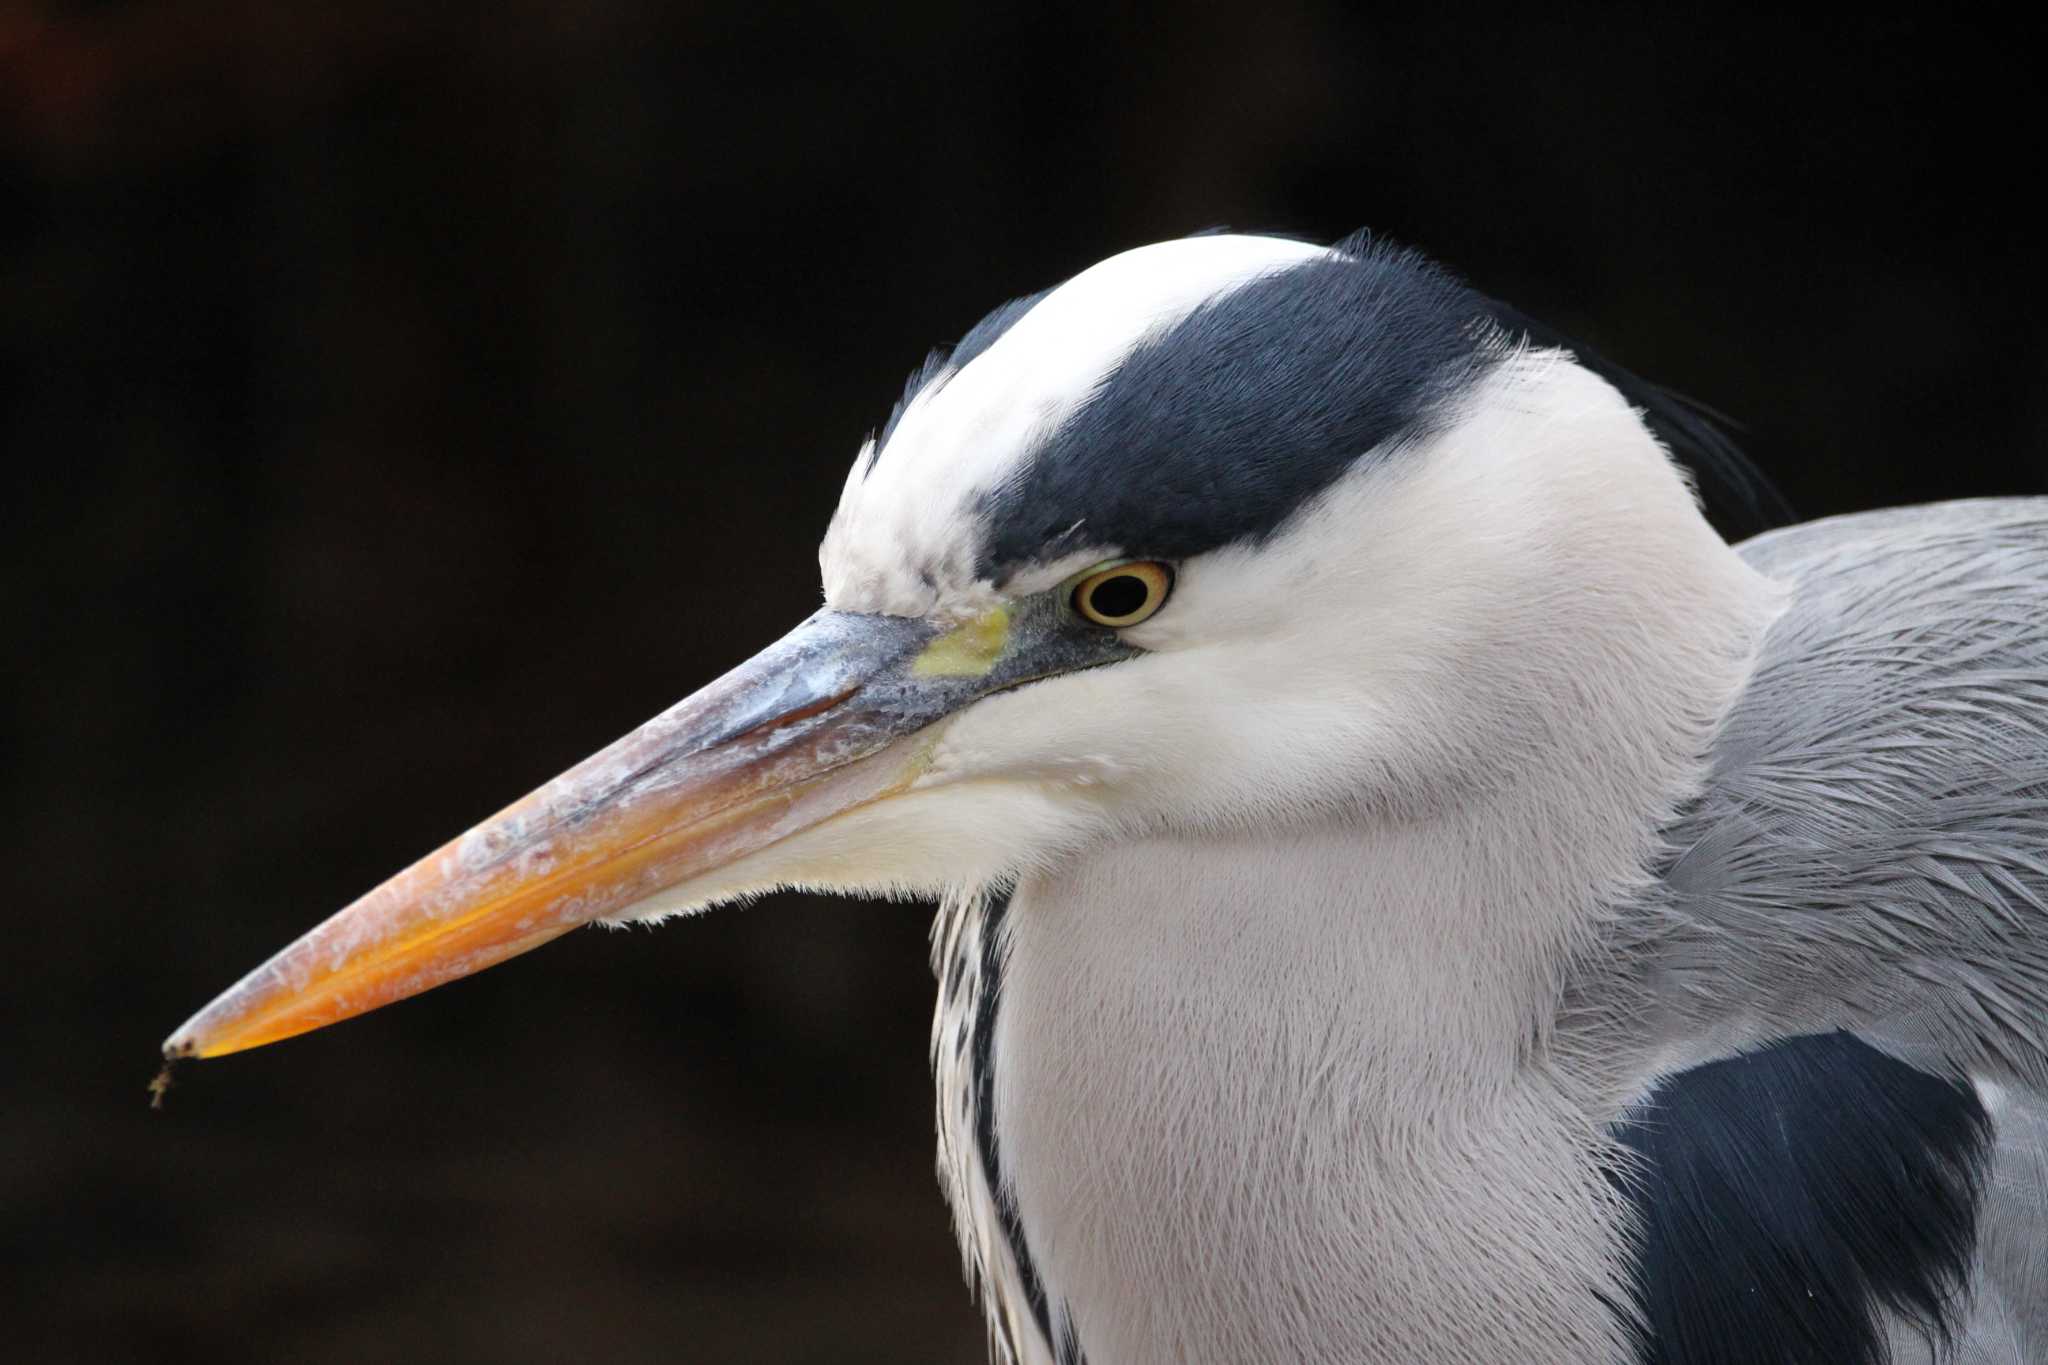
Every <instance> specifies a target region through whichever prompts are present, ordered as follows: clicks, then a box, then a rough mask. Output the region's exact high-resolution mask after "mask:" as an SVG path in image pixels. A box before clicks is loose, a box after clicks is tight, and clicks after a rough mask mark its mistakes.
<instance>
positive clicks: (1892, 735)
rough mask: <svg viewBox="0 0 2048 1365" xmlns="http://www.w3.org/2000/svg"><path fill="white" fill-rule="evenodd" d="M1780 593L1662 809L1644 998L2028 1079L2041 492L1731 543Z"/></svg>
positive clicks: (2044, 592)
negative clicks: (1754, 648) (1662, 846)
mask: <svg viewBox="0 0 2048 1365" xmlns="http://www.w3.org/2000/svg"><path fill="white" fill-rule="evenodd" d="M1741 551H1742V554H1743V555H1744V557H1745V558H1746V559H1748V560H1749V561H1750V562H1751V563H1752V564H1754V565H1755V566H1756V567H1757V568H1759V569H1761V570H1762V571H1763V572H1765V573H1767V574H1769V575H1771V576H1772V577H1774V578H1777V579H1779V580H1780V581H1783V582H1785V583H1787V584H1788V585H1789V586H1790V587H1791V588H1792V598H1791V602H1790V605H1789V606H1788V608H1787V609H1786V612H1785V614H1784V615H1783V616H1782V617H1781V618H1780V619H1779V621H1778V622H1777V623H1776V624H1775V625H1774V626H1773V628H1772V630H1771V633H1770V635H1769V637H1768V638H1767V639H1766V641H1765V644H1764V649H1763V654H1762V657H1761V659H1760V661H1759V664H1758V668H1757V671H1756V674H1755V676H1754V678H1753V680H1752V682H1751V683H1750V685H1749V687H1748V689H1747V690H1746V691H1745V693H1744V694H1743V696H1742V698H1741V699H1740V701H1739V702H1738V703H1737V705H1736V707H1735V708H1734V710H1733V711H1732V713H1731V714H1730V715H1729V717H1728V719H1727V721H1726V723H1725V725H1724V726H1723V728H1722V731H1721V733H1720V736H1719V739H1718V741H1717V744H1716V747H1715V751H1714V754H1713V758H1712V770H1711V774H1710V777H1709V780H1708V783H1707V787H1706V790H1705V792H1704V793H1703V795H1702V796H1701V798H1700V799H1699V800H1698V801H1697V803H1696V804H1695V805H1694V806H1693V808H1692V809H1690V810H1689V811H1688V812H1687V813H1685V814H1684V815H1683V816H1682V817H1681V818H1680V819H1679V820H1678V821H1677V822H1676V824H1675V825H1674V826H1673V827H1672V828H1671V829H1670V830H1669V831H1668V838H1669V843H1670V846H1671V849H1672V857H1671V860H1670V862H1669V865H1668V867H1667V868H1666V870H1665V873H1664V887H1665V891H1666V893H1667V898H1666V901H1665V906H1664V909H1665V911H1666V913H1667V914H1668V915H1669V916H1670V919H1669V921H1668V922H1667V923H1666V924H1665V925H1664V926H1663V932H1662V933H1661V934H1660V935H1659V937H1660V939H1661V944H1660V949H1659V951H1658V952H1657V953H1656V954H1655V955H1654V959H1653V960H1654V967H1653V977H1652V979H1651V981H1650V982H1649V983H1648V984H1649V985H1650V987H1651V991H1652V998H1653V999H1654V1000H1655V1001H1656V1002H1657V1003H1658V1006H1659V1007H1660V1008H1661V1009H1662V1010H1664V1011H1666V1012H1667V1013H1666V1015H1665V1028H1664V1030H1662V1032H1664V1033H1665V1035H1666V1037H1667V1038H1695V1039H1706V1040H1711V1042H1710V1044H1709V1047H1708V1050H1709V1051H1721V1050H1726V1049H1727V1048H1728V1047H1730V1046H1737V1045H1740V1044H1741V1043H1743V1042H1746V1041H1754V1040H1758V1039H1760V1038H1762V1037H1768V1036H1783V1035H1785V1034H1795V1033H1809V1032H1817V1031H1822V1030H1826V1029H1829V1028H1835V1027H1843V1028H1848V1029H1851V1030H1852V1031H1854V1032H1857V1033H1858V1034H1860V1035H1861V1036H1863V1037H1864V1038H1866V1040H1868V1041H1870V1042H1871V1043H1873V1044H1874V1045H1876V1046H1878V1047H1882V1048H1886V1049H1887V1050H1890V1051H1893V1052H1895V1053H1898V1054H1899V1055H1901V1056H1904V1057H1905V1058H1906V1059H1907V1060H1909V1061H1915V1062H1919V1063H1921V1064H1929V1065H1936V1066H1938V1067H1940V1068H1941V1069H1945V1070H1948V1071H1950V1072H1952V1073H1953V1072H1974V1073H1976V1074H1979V1075H1988V1076H1993V1077H1997V1078H2000V1079H2005V1080H2012V1081H2018V1082H2020V1083H2023V1084H2025V1085H2028V1086H2031V1087H2035V1088H2048V499H2010V500H1986V501H1976V502H1955V503H1944V504H1939V505H1936V506H1931V507H1922V508H1903V509H1898V510H1893V511H1886V512H1877V513H1869V514H1863V515H1858V516H1851V517H1842V518H1836V519H1833V520H1829V521H1822V522H1815V523H1811V524H1809V525H1805V526H1798V527H1791V528H1788V529H1785V530H1782V531H1775V532H1770V533H1768V534H1765V535H1763V536H1760V537H1758V538H1756V539H1754V540H1751V541H1749V542H1747V543H1746V544H1744V545H1743V546H1742V547H1741Z"/></svg>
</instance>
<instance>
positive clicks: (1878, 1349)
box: [1616, 1033, 1991, 1365]
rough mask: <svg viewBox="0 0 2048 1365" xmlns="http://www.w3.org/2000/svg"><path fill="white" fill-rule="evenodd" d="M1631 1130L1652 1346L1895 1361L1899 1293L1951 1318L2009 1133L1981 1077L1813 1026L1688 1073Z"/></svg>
mask: <svg viewBox="0 0 2048 1365" xmlns="http://www.w3.org/2000/svg"><path fill="white" fill-rule="evenodd" d="M1616 1136H1617V1137H1618V1138H1619V1140H1620V1141H1621V1143H1622V1145H1623V1146H1624V1147H1626V1148H1628V1149H1629V1150H1630V1151H1631V1152H1633V1153H1634V1155H1635V1157H1636V1158H1637V1159H1638V1162H1639V1164H1638V1166H1637V1168H1636V1169H1635V1170H1633V1171H1631V1172H1629V1173H1626V1174H1624V1175H1622V1176H1620V1177H1618V1179H1619V1180H1620V1181H1621V1183H1622V1184H1623V1186H1624V1188H1625V1189H1626V1190H1627V1191H1628V1193H1629V1196H1630V1198H1631V1199H1632V1200H1633V1202H1634V1203H1635V1206H1636V1209H1637V1212H1638V1214H1639V1215H1640V1218H1641V1235H1642V1242H1641V1245H1640V1248H1639V1255H1638V1260H1637V1265H1636V1285H1635V1288H1636V1294H1637V1300H1638V1302H1639V1304H1640V1306H1641V1308H1642V1315H1643V1327H1642V1331H1641V1334H1640V1340H1639V1359H1640V1360H1641V1361H1642V1362H1643V1365H1790V1363H1791V1362H1802V1363H1803V1362H1811V1363H1812V1365H1883V1362H1885V1361H1886V1359H1887V1352H1886V1347H1885V1341H1884V1331H1883V1327H1882V1324H1881V1322H1880V1320H1879V1316H1878V1314H1879V1310H1881V1309H1888V1310H1890V1311H1892V1312H1894V1313H1897V1314H1900V1315H1902V1316H1903V1317H1905V1318H1906V1319H1907V1320H1909V1321H1911V1322H1913V1323H1915V1324H1917V1325H1918V1326H1919V1328H1920V1330H1921V1331H1922V1332H1924V1333H1925V1334H1926V1335H1927V1337H1928V1338H1929V1339H1930V1340H1933V1341H1945V1340H1946V1339H1947V1338H1948V1337H1949V1336H1950V1334H1951V1332H1952V1330H1953V1328H1954V1326H1955V1320H1954V1315H1955V1312H1956V1309H1957V1308H1958V1307H1959V1305H1960V1302H1961V1297H1962V1290H1963V1289H1964V1287H1965V1282H1966V1280H1967V1277H1968V1275H1969V1270H1970V1264H1971V1257H1972V1254H1973V1252H1974V1249H1975V1246H1976V1237H1977V1214H1978V1207H1979V1203H1980V1200H1981V1197H1982V1195H1983V1189H1984V1179H1985V1168H1986V1165H1987V1163H1988V1159H1989V1149H1990V1143H1991V1119H1990V1116H1989V1115H1988V1114H1986V1113H1985V1111H1984V1107H1983V1105H1982V1104H1981V1103H1979V1101H1978V1099H1977V1095H1976V1092H1975V1091H1974V1090H1973V1089H1972V1088H1971V1087H1969V1086H1967V1085H1963V1084H1959V1083H1957V1082H1954V1081H1949V1080H1944V1079H1941V1078H1939V1077H1936V1076H1931V1075H1928V1074H1927V1073H1925V1072H1923V1071H1919V1070H1916V1069H1915V1068H1913V1067H1911V1066H1908V1065H1906V1064H1905V1063H1904V1062H1901V1061H1898V1060H1896V1059H1895V1058H1892V1057H1890V1056H1888V1055H1886V1054H1884V1053H1881V1052H1878V1051H1877V1050H1875V1049H1874V1048H1871V1047H1869V1046H1868V1045H1866V1044H1864V1043H1862V1042H1860V1041H1858V1040H1856V1039H1855V1038H1852V1037H1850V1036H1849V1035H1848V1034H1846V1033H1833V1034H1825V1035H1817V1036H1814V1037H1807V1038H1795V1039H1790V1040H1787V1041H1784V1042H1779V1043H1774V1044H1772V1045H1770V1046H1769V1047H1765V1048H1762V1049H1760V1050H1758V1051H1756V1052H1752V1053H1748V1054H1746V1055H1744V1056H1741V1057H1736V1058H1731V1059H1729V1060H1726V1061H1719V1062H1712V1063H1709V1064H1708V1065H1706V1066H1701V1067H1696V1068H1694V1069H1693V1070H1691V1071H1687V1072H1684V1073H1682V1074H1680V1075H1678V1076H1674V1077H1672V1078H1670V1079H1669V1080H1667V1081H1665V1082H1664V1083H1663V1084H1661V1085H1659V1086H1658V1087H1657V1089H1656V1091H1655V1092H1654V1093H1653V1094H1652V1095H1651V1097H1650V1098H1649V1100H1648V1101H1646V1102H1645V1103H1644V1104H1643V1105H1642V1106H1641V1107H1639V1108H1638V1109H1637V1110H1636V1111H1635V1113H1633V1114H1632V1115H1631V1116H1630V1117H1629V1119H1628V1120H1627V1121H1626V1122H1625V1123H1624V1124H1623V1125H1621V1126H1620V1128H1619V1129H1618V1131H1617V1133H1616Z"/></svg>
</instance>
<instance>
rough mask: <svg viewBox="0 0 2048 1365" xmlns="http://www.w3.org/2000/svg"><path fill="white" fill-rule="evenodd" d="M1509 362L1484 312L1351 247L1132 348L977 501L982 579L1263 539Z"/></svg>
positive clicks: (1418, 260)
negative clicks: (1062, 560) (1096, 551)
mask: <svg viewBox="0 0 2048 1365" xmlns="http://www.w3.org/2000/svg"><path fill="white" fill-rule="evenodd" d="M1506 354H1507V347H1506V345H1505V344H1504V342H1503V341H1502V340H1501V338H1500V334H1499V330H1498V328H1497V327H1495V325H1494V324H1493V321H1492V319H1491V317H1490V315H1489V314H1488V312H1487V308H1486V301H1485V300H1484V299H1483V298H1482V297H1481V296H1479V295H1478V294H1476V293H1474V292H1473V291H1472V290H1470V289H1468V288H1466V287H1465V286H1464V285H1462V284H1460V283H1459V282H1458V281H1456V280H1455V279H1453V278H1451V277H1450V276H1449V275H1447V274H1445V273H1444V272H1443V271H1441V270H1439V269H1437V268H1436V267H1435V266H1433V265H1431V264H1430V263H1428V262H1427V261H1425V260H1424V259H1423V258H1422V257H1420V256H1418V255H1416V254H1414V253H1412V252H1407V251H1401V250H1396V249H1392V248H1389V247H1385V246H1381V245H1377V244H1373V243H1370V242H1364V241H1360V240H1357V239H1353V240H1352V241H1350V242H1347V243H1344V244H1342V245H1341V246H1340V247H1339V248H1338V254H1336V255H1332V256H1329V257H1320V258H1313V259H1310V260H1307V261H1304V262H1302V263H1300V264H1297V265H1292V266H1289V267H1286V268H1284V269H1282V270H1279V271H1277V272H1275V273H1273V274H1271V275H1268V276H1266V277H1264V278H1262V279H1259V280H1256V281H1254V282H1252V283H1250V284H1247V285H1243V286H1241V287H1239V288H1237V289H1235V290H1233V291H1231V292H1229V293H1227V294H1225V295H1224V296H1223V297H1221V298H1219V299H1216V300H1214V301H1213V302H1210V303H1208V304H1205V305H1203V306H1202V307H1199V308H1197V309H1195V310H1194V311H1193V312H1192V313H1190V314H1189V315H1188V316H1187V317H1185V318H1183V319H1181V320H1180V321H1179V322H1176V323H1174V324H1172V325H1171V326H1169V327H1167V328H1165V329H1164V330H1163V331H1161V332H1160V333H1158V334H1157V335H1155V336H1153V337H1150V338H1148V339H1147V340H1145V341H1143V342H1141V343H1140V344H1139V345H1138V346H1136V347H1135V348H1134V349H1133V350H1132V351H1131V353H1130V354H1129V355H1127V356H1126V357H1125V358H1124V359H1123V361H1122V362H1121V363H1120V364H1119V365H1118V366H1117V367H1116V368H1115V370H1113V371H1112V372H1111V373H1110V374H1109V375H1108V376H1107V377H1106V378H1105V379H1104V380H1103V382H1102V384H1101V385H1100V387H1099V388H1098V389H1097V391H1096V393H1095V394H1094V396H1093V397H1092V398H1090V399H1089V400H1088V401H1087V402H1086V403H1084V404H1083V405H1082V406H1081V407H1080V408H1079V409H1078V410H1077V411H1075V412H1074V413H1073V414H1072V415H1071V416H1069V417H1068V419H1067V420H1066V421H1065V422H1064V423H1063V424H1062V425H1061V427H1060V428H1059V429H1058V430H1057V431H1056V432H1055V433H1053V435H1052V436H1051V437H1050V438H1049V439H1048V440H1047V441H1046V443H1045V444H1044V445H1043V446H1041V447H1040V448H1039V449H1038V450H1037V451H1035V452H1034V453H1033V454H1032V455H1031V456H1030V457H1029V458H1028V459H1027V460H1026V462H1025V464H1024V466H1023V467H1022V468H1021V469H1020V470H1019V471H1018V472H1017V473H1016V474H1015V475H1014V476H1013V477H1012V478H1010V479H1009V480H1007V481H1006V482H1005V483H1004V484H1003V485H1002V486H1001V487H999V488H997V489H995V490H993V491H991V492H989V493H987V494H986V495H984V497H983V498H982V499H981V502H980V505H979V507H978V509H977V510H978V512H979V513H980V515H981V517H982V518H983V519H984V521H985V522H986V525H987V532H986V535H985V538H984V541H983V544H982V549H981V556H980V560H979V562H978V564H977V566H976V567H977V571H978V573H979V574H980V575H982V576H985V577H988V578H991V579H994V580H995V581H997V582H1001V581H1003V579H1004V577H1005V576H1006V575H1007V574H1008V573H1009V571H1011V570H1013V569H1015V568H1017V567H1020V566H1022V565H1025V564H1030V563H1033V562H1041V561H1043V560H1045V559H1049V558H1052V557H1054V556H1055V555H1057V554H1058V553H1059V551H1060V548H1061V544H1062V542H1063V541H1066V540H1071V541H1072V542H1073V543H1075V544H1081V543H1085V544H1089V545H1096V546H1105V547H1113V548H1116V549H1120V550H1123V551H1126V552H1128V553H1132V554H1145V555H1153V556H1157V557H1159V558H1162V559H1181V558H1186V557H1188V556H1190V555H1196V554H1200V553H1202V552H1204V551H1207V550H1213V549H1216V548H1218V547H1219V546H1223V545H1227V544H1231V543H1233V542H1236V541H1241V540H1257V539H1262V538H1264V537H1265V536H1268V535H1270V534H1272V533H1273V532H1274V531H1275V530H1277V529H1278V528H1279V527H1280V526H1281V525H1282V524H1283V523H1284V522H1285V521H1286V520H1287V519H1288V517H1289V516H1291V515H1292V514H1293V513H1294V511H1295V510H1296V509H1297V508H1299V507H1300V506H1301V505H1302V504H1303V503H1304V502H1306V501H1307V500H1308V499H1309V498H1311V497H1313V496H1314V495H1315V494H1317V493H1319V492H1321V491H1322V490H1323V489H1325V488H1327V487H1328V486H1329V485H1330V484H1332V483H1334V482H1335V481H1336V480H1337V479H1338V478H1339V477H1340V476H1341V475H1342V474H1343V473H1344V472H1345V471H1346V470H1347V469H1349V468H1350V467H1351V466H1352V465H1353V464H1354V463H1355V462H1356V461H1357V460H1358V459H1359V458H1360V457H1361V456H1363V455H1365V454H1367V453H1368V452H1370V451H1374V450H1376V449H1378V450H1385V449H1387V448H1389V447H1390V445H1392V444H1393V443H1394V442H1395V441H1396V439H1397V438H1399V437H1402V436H1406V435H1410V434H1414V433H1417V432H1419V431H1422V430H1426V429H1427V427H1428V423H1429V420H1430V418H1431V417H1432V416H1433V415H1434V414H1435V413H1436V412H1437V411H1439V410H1440V409H1441V407H1442V405H1443V402H1444V400H1445V399H1447V398H1449V397H1451V396H1454V395H1455V394H1457V393H1458V392H1460V391H1462V390H1464V389H1466V388H1468V387H1469V386H1470V385H1471V384H1472V383H1474V382H1475V381H1476V380H1477V379H1479V378H1480V377H1481V376H1482V375H1484V374H1485V373H1486V372H1487V371H1489V370H1490V369H1491V368H1492V367H1493V366H1494V365H1495V364H1496V363H1498V361H1499V360H1500V359H1501V358H1502V357H1503V356H1504V355H1506ZM1077 522H1079V523H1081V524H1080V526H1079V527H1078V528H1076V526H1075V523H1077Z"/></svg>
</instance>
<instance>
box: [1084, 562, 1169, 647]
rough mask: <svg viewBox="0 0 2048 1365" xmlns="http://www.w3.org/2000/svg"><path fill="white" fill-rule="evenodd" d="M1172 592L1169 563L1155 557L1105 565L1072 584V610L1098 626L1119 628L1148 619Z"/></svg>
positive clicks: (1163, 604)
mask: <svg viewBox="0 0 2048 1365" xmlns="http://www.w3.org/2000/svg"><path fill="white" fill-rule="evenodd" d="M1172 591H1173V566H1172V565H1170V564H1162V563H1160V562H1159V561H1158V560H1156V559H1132V560H1126V561H1125V562H1123V563H1121V564H1105V565H1103V566H1102V567H1101V568H1099V569H1095V570H1092V571H1090V573H1089V574H1088V576H1087V577H1086V578H1083V579H1082V580H1081V581H1080V582H1079V583H1076V584H1075V585H1074V591H1073V595H1072V597H1071V598H1070V599H1069V600H1070V601H1072V603H1073V604H1074V610H1075V611H1076V612H1079V613H1080V615H1081V618H1082V619H1083V620H1086V621H1092V622H1094V623H1095V624H1096V625H1098V626H1108V627H1109V628H1111V629H1112V630H1122V629H1123V628H1124V627H1125V626H1135V625H1137V624H1138V623H1139V622H1140V621H1144V620H1148V619H1150V618H1151V615H1152V613H1153V612H1155V611H1158V610H1159V609H1160V608H1161V607H1163V606H1165V605H1166V596H1167V594H1168V593H1170V592H1172Z"/></svg>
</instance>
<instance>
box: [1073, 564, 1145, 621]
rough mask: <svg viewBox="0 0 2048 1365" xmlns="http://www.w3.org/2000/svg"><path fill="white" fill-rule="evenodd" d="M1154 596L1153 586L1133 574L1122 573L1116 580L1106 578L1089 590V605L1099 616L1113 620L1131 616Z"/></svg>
mask: <svg viewBox="0 0 2048 1365" xmlns="http://www.w3.org/2000/svg"><path fill="white" fill-rule="evenodd" d="M1151 595H1152V588H1151V585H1149V584H1148V583H1146V582H1145V580H1144V579H1142V578H1140V577H1138V576H1137V575H1136V574H1132V573H1120V574H1118V575H1117V576H1116V577H1114V578H1105V579H1103V580H1102V581H1101V582H1100V583H1097V584H1096V585H1095V586H1094V587H1092V588H1090V589H1089V590H1088V605H1089V607H1090V608H1091V609H1092V610H1093V611H1094V612H1095V614H1096V615H1097V616H1107V617H1109V618H1111V619H1112V620H1114V619H1116V618H1118V617H1122V616H1129V615H1131V614H1133V613H1134V612H1136V611H1137V610H1138V609H1139V608H1140V607H1142V606H1144V605H1145V599H1146V598H1148V597H1150V596H1151Z"/></svg>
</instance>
